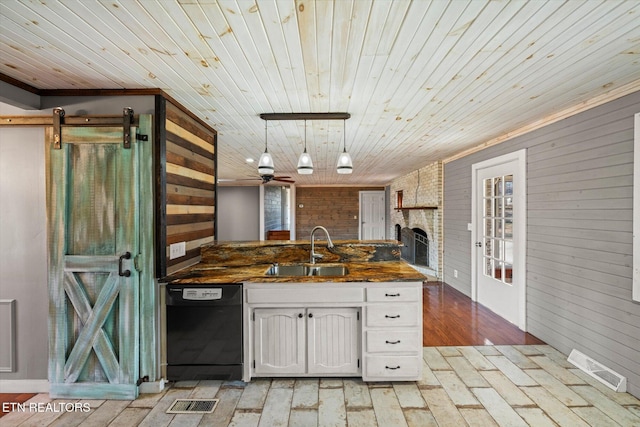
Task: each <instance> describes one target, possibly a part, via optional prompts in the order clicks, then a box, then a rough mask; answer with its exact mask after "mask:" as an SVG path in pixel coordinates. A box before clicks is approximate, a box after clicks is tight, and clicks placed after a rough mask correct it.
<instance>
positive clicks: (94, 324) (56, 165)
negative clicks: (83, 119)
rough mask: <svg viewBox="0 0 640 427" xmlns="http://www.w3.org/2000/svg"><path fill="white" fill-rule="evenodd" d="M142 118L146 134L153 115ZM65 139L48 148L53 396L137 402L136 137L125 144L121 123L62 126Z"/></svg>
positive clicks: (137, 174)
mask: <svg viewBox="0 0 640 427" xmlns="http://www.w3.org/2000/svg"><path fill="white" fill-rule="evenodd" d="M141 123H144V124H145V125H144V126H146V127H148V129H144V130H142V129H137V131H138V132H139V133H140V132H141V133H145V134H147V135H150V134H151V120H150V116H146V117H145V118H144V119H143V117H142V116H141ZM135 131H136V129H134V128H132V129H131V133H132V134H134V132H135ZM61 139H62V144H61V148H55V146H54V145H53V144H51V145H49V146H48V147H47V152H48V158H47V191H48V201H47V209H48V223H49V244H50V254H49V301H50V308H49V313H50V322H49V329H50V330H49V340H50V342H49V353H50V354H49V381H50V383H51V390H50V393H51V396H52V397H83V398H91V397H93V398H100V399H105V398H110V399H134V398H135V397H136V396H137V395H138V387H137V385H136V382H137V380H138V378H139V338H140V336H139V326H140V324H139V315H140V313H139V311H140V309H139V292H140V277H141V274H140V272H139V271H138V268H137V267H139V265H140V260H141V259H142V258H143V256H142V254H141V252H140V248H141V245H140V230H139V229H140V217H141V214H143V215H144V213H141V209H140V147H139V146H140V142H138V141H136V138H133V137H132V138H131V143H130V147H128V148H126V147H125V146H124V144H123V128H122V127H63V128H62V132H61Z"/></svg>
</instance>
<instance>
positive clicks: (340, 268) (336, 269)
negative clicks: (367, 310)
mask: <svg viewBox="0 0 640 427" xmlns="http://www.w3.org/2000/svg"><path fill="white" fill-rule="evenodd" d="M265 274H266V275H267V276H345V275H347V274H349V269H348V268H347V267H346V266H345V265H343V264H324V265H323V264H292V265H279V264H274V265H272V266H271V267H269V269H268V270H267V272H266V273H265Z"/></svg>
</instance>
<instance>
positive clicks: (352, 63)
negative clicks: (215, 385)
mask: <svg viewBox="0 0 640 427" xmlns="http://www.w3.org/2000/svg"><path fill="white" fill-rule="evenodd" d="M302 6H304V9H303V10H302V11H301V10H300V9H301V7H302ZM639 7H640V2H637V1H627V2H611V1H588V2H577V1H571V2H557V1H535V2H524V1H523V2H520V1H507V2H494V1H485V0H473V1H471V0H466V1H451V2H446V1H435V2H426V1H413V2H409V1H395V2H386V1H385V2H379V1H372V0H357V1H353V0H341V1H339V2H336V1H330V0H323V1H322V2H314V1H313V0H304V1H297V2H296V1H291V0H258V1H256V2H244V1H237V0H236V1H232V0H224V1H219V2H216V1H211V2H197V3H182V2H180V1H173V0H164V1H162V2H160V3H156V2H152V3H151V2H129V1H119V2H118V1H115V2H114V1H111V0H103V1H101V2H100V3H98V2H81V3H76V2H73V1H68V0H62V1H60V2H54V3H51V4H48V3H43V2H29V3H20V2H1V3H0V15H1V16H2V19H3V29H2V30H0V54H3V58H4V59H5V61H3V62H5V64H0V72H2V73H4V74H6V75H7V76H9V77H12V78H16V79H18V80H21V81H24V82H25V83H28V84H32V85H34V86H35V87H37V88H40V89H63V88H64V89H69V88H73V87H79V88H83V89H90V88H105V89H109V88H114V89H116V88H136V89H139V88H152V87H157V88H160V89H162V90H165V91H166V92H167V94H168V95H169V96H171V97H172V98H174V99H176V100H177V101H178V102H180V103H181V104H183V105H184V106H185V107H186V108H188V109H189V110H191V111H192V112H193V113H194V114H196V115H198V116H199V117H201V118H202V119H203V120H205V121H206V122H207V123H208V124H209V125H211V126H212V127H214V128H216V129H217V130H218V132H219V156H220V158H219V160H220V162H219V163H220V164H219V170H220V172H221V174H222V173H224V174H227V173H228V174H230V175H229V177H233V175H234V174H237V175H244V174H255V169H256V166H255V163H254V164H253V165H250V164H247V163H246V162H245V158H246V157H247V156H248V155H251V157H253V158H255V159H257V157H258V156H259V155H260V153H261V152H262V151H263V148H262V146H263V143H264V127H263V126H262V124H263V123H261V122H262V120H260V119H259V117H258V115H259V114H260V113H262V112H269V111H348V112H350V113H351V114H352V116H353V117H352V118H351V119H350V120H349V121H348V122H349V123H348V124H347V141H346V142H347V148H348V150H349V152H350V153H351V155H352V157H353V159H354V166H355V171H354V174H353V175H350V176H338V175H337V174H336V172H335V162H336V160H337V156H338V153H339V152H340V151H341V148H342V144H343V139H342V134H343V130H342V129H341V126H334V124H331V123H329V124H323V123H318V122H316V123H312V122H310V123H308V128H307V142H308V144H307V145H308V151H309V153H311V154H312V156H313V161H314V166H316V171H315V172H314V174H313V175H311V176H300V177H299V179H298V180H297V184H301V185H303V184H309V185H311V184H313V185H318V184H319V183H329V184H331V183H339V184H344V183H356V182H357V183H367V182H372V183H373V182H375V184H376V185H379V184H380V182H379V179H385V178H381V174H380V173H376V172H377V171H376V169H378V170H380V168H376V167H375V165H384V167H383V168H382V169H383V171H384V172H383V173H384V175H385V176H392V175H393V176H398V175H403V174H406V173H409V172H411V171H412V170H415V169H416V165H417V167H421V166H423V165H424V164H421V163H424V162H429V161H432V160H438V159H442V158H443V156H446V157H451V156H453V155H454V154H456V153H458V152H461V151H466V150H470V149H471V147H473V146H477V145H479V144H482V143H492V141H498V140H500V139H504V138H505V137H506V136H505V135H510V134H512V133H514V132H516V130H517V129H527V128H530V127H529V126H531V125H530V124H532V123H537V122H538V123H543V122H544V121H545V120H549V118H553V117H556V116H558V115H559V114H560V115H561V114H564V112H565V111H571V109H572V108H573V107H574V106H576V105H578V106H579V105H585V106H586V105H594V104H593V101H592V100H594V99H606V96H605V95H606V94H607V93H610V94H618V95H617V96H619V95H622V94H624V93H628V92H624V91H623V89H625V88H627V90H633V87H634V86H633V85H634V83H635V82H636V81H640V70H639V65H638V50H640V46H638V45H639V40H640V27H639V26H640V24H639V23H638V22H636V21H638V20H637V19H634V18H636V17H637V16H638V14H640V10H639ZM31 21H37V22H38V25H34V24H33V23H32V22H31ZM5 23H6V25H4V24H5ZM97 23H99V25H97ZM92 26H93V28H92ZM85 34H88V36H85ZM12 45H13V46H14V47H15V46H16V45H19V46H20V50H18V49H14V48H12V47H10V46H12ZM38 46H44V47H45V48H44V49H43V48H41V47H38ZM5 54H6V55H5ZM527 58H529V59H527ZM7 59H8V60H7ZM11 62H15V63H16V64H17V66H18V67H19V69H15V68H11V67H10V66H8V65H6V64H7V63H8V64H10V63H11ZM14 66H15V64H14ZM54 68H56V69H59V70H60V72H55V71H52V70H53V69H54ZM34 78H35V79H36V80H34ZM610 84H611V85H610ZM107 86H108V87H107ZM617 91H619V92H617ZM611 96H613V95H611ZM279 107H281V108H279ZM574 111H578V110H574ZM396 119H397V120H396ZM303 138H304V129H303V126H301V125H299V124H298V125H293V126H285V125H282V126H274V127H273V129H270V134H269V140H270V142H271V143H270V146H269V148H270V152H272V154H273V155H274V161H275V162H276V168H278V169H279V173H280V172H282V173H285V174H291V175H292V176H293V174H295V165H296V162H297V157H298V155H299V154H300V152H301V149H302V147H303ZM359 167H360V170H359V169H358V168H359ZM321 168H322V170H321ZM280 169H282V170H281V171H280ZM221 176H222V175H221ZM222 177H223V178H224V177H227V176H222ZM369 180H370V181H369ZM382 184H384V183H382Z"/></svg>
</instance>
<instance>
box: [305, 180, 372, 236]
mask: <svg viewBox="0 0 640 427" xmlns="http://www.w3.org/2000/svg"><path fill="white" fill-rule="evenodd" d="M383 190H384V187H297V188H296V238H297V239H300V240H304V239H308V238H309V235H310V234H311V230H312V229H313V227H315V226H316V225H322V226H324V227H326V229H327V230H329V234H330V235H331V239H333V240H340V239H344V240H352V239H358V226H359V219H358V218H359V216H360V191H383ZM300 205H302V206H303V207H302V208H301V207H300Z"/></svg>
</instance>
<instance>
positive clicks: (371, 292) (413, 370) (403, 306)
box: [362, 286, 422, 381]
mask: <svg viewBox="0 0 640 427" xmlns="http://www.w3.org/2000/svg"><path fill="white" fill-rule="evenodd" d="M421 291H422V289H421V288H420V287H416V286H413V287H406V286H395V287H384V288H382V287H375V288H368V289H367V293H366V295H367V297H366V305H365V310H366V312H365V322H364V326H363V328H364V342H365V344H364V347H363V348H364V355H363V359H364V361H363V365H364V368H363V373H362V377H363V379H364V380H365V381H385V380H386V381H388V380H395V381H399V380H417V379H420V377H421V375H422V292H421Z"/></svg>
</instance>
